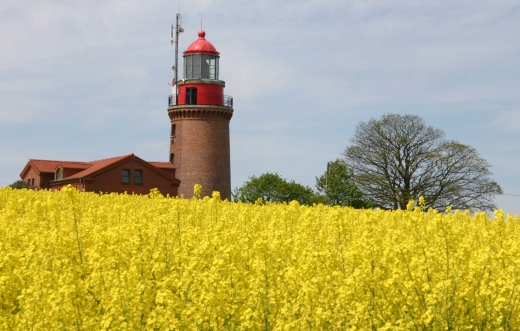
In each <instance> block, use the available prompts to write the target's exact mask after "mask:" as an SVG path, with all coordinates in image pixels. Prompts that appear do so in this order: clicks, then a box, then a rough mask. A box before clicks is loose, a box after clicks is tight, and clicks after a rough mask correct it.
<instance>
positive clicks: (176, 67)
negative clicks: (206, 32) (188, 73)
mask: <svg viewBox="0 0 520 331" xmlns="http://www.w3.org/2000/svg"><path fill="white" fill-rule="evenodd" d="M180 11H181V5H180V4H179V13H177V15H176V17H175V40H174V39H173V34H174V29H173V25H172V26H171V30H170V41H171V44H172V45H173V44H174V43H175V63H174V64H173V66H172V69H173V72H174V74H175V80H174V81H175V85H177V80H178V79H179V77H178V74H179V34H181V33H182V32H184V29H183V28H182V15H181V13H180ZM175 98H177V93H175ZM175 101H177V100H175ZM175 104H177V102H175Z"/></svg>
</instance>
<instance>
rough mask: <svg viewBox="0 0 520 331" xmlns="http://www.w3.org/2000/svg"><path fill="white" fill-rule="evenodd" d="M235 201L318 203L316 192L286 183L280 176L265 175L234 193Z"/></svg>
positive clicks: (254, 178)
mask: <svg viewBox="0 0 520 331" xmlns="http://www.w3.org/2000/svg"><path fill="white" fill-rule="evenodd" d="M232 196H233V200H234V201H243V202H249V203H253V202H255V201H257V200H258V199H259V198H262V200H263V201H266V202H290V201H293V200H296V201H298V202H299V203H300V204H302V205H309V204H312V203H314V202H316V201H317V200H316V199H317V197H316V194H315V193H314V191H313V190H312V189H311V188H310V187H307V186H303V185H301V184H298V183H296V182H294V181H289V182H288V181H286V180H285V179H283V178H282V177H280V175H278V174H276V173H274V174H272V173H265V174H263V175H260V176H259V177H256V176H252V177H249V180H248V181H246V182H245V183H244V185H242V186H241V187H239V188H238V187H237V188H236V189H235V190H234V191H233V194H232Z"/></svg>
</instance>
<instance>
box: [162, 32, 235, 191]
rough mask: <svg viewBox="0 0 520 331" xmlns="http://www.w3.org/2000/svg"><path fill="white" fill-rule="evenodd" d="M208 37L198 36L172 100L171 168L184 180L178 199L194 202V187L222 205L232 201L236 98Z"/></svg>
mask: <svg viewBox="0 0 520 331" xmlns="http://www.w3.org/2000/svg"><path fill="white" fill-rule="evenodd" d="M205 36H206V33H205V32H204V31H202V30H201V31H199V39H198V40H196V41H194V42H193V43H192V44H191V45H190V46H189V47H188V49H187V50H186V51H184V53H183V54H184V55H183V57H184V79H182V80H180V81H178V82H175V83H176V84H175V83H174V84H173V90H172V92H173V94H172V95H171V96H170V98H169V105H168V115H169V117H170V120H171V129H170V130H171V134H170V136H171V138H170V162H171V163H172V164H173V165H174V166H175V167H176V177H177V178H178V179H180V180H181V183H180V185H179V196H180V195H181V194H183V195H184V196H185V197H187V198H189V197H192V196H193V186H194V185H195V184H201V185H202V194H201V196H211V194H212V192H213V191H219V192H220V195H221V197H222V198H223V199H224V198H228V199H229V198H230V197H231V162H230V151H229V121H230V120H231V117H232V116H233V98H232V97H230V96H226V95H224V87H225V82H224V81H222V80H219V52H217V50H216V49H215V47H214V46H213V45H212V44H211V43H210V42H209V41H207V40H206V39H205Z"/></svg>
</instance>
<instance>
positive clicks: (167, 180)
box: [20, 154, 180, 196]
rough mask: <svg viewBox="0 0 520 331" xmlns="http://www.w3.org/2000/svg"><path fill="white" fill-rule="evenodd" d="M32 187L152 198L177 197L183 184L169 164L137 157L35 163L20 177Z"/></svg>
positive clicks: (31, 161) (32, 160)
mask: <svg viewBox="0 0 520 331" xmlns="http://www.w3.org/2000/svg"><path fill="white" fill-rule="evenodd" d="M20 177H21V178H22V180H23V181H24V182H25V183H27V184H28V185H30V186H32V187H35V188H40V189H51V190H58V189H61V188H62V187H64V186H66V185H69V184H70V185H72V186H74V187H76V188H77V189H78V190H81V191H87V192H110V193H111V192H117V193H124V192H127V193H135V194H148V193H150V190H151V189H152V188H157V189H159V191H161V193H162V194H164V195H170V196H177V195H178V187H179V183H180V181H179V180H178V179H177V178H175V168H174V166H173V165H172V164H171V163H169V162H146V161H145V160H143V159H141V158H139V157H137V156H135V155H134V154H129V155H123V156H118V157H113V158H109V159H103V160H97V161H92V162H73V161H54V160H34V159H31V160H29V162H28V163H27V165H26V166H25V168H24V169H23V171H22V173H21V174H20Z"/></svg>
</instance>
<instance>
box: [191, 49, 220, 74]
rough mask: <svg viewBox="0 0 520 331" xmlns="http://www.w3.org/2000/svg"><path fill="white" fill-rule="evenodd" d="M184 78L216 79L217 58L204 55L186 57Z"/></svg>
mask: <svg viewBox="0 0 520 331" xmlns="http://www.w3.org/2000/svg"><path fill="white" fill-rule="evenodd" d="M184 78H186V79H197V78H203V79H218V57H217V56H214V55H204V54H194V55H186V56H185V57H184Z"/></svg>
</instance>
